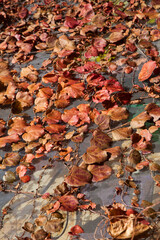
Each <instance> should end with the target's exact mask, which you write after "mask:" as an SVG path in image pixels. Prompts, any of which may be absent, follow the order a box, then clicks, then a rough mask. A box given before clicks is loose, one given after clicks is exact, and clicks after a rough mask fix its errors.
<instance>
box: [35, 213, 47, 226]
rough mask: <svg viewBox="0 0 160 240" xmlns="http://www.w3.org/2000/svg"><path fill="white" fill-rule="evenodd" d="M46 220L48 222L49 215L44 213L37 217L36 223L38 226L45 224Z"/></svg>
mask: <svg viewBox="0 0 160 240" xmlns="http://www.w3.org/2000/svg"><path fill="white" fill-rule="evenodd" d="M46 222H47V217H46V216H44V215H39V216H38V218H36V219H35V224H36V225H37V226H44V224H45V223H46Z"/></svg>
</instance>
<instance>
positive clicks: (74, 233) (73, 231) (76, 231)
mask: <svg viewBox="0 0 160 240" xmlns="http://www.w3.org/2000/svg"><path fill="white" fill-rule="evenodd" d="M80 233H84V230H83V228H81V227H80V226H79V225H75V226H73V227H72V228H71V229H70V231H69V235H72V236H77V235H79V234H80Z"/></svg>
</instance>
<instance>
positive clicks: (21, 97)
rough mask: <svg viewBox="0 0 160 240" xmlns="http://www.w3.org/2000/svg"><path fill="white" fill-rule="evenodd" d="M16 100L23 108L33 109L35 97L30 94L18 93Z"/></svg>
mask: <svg viewBox="0 0 160 240" xmlns="http://www.w3.org/2000/svg"><path fill="white" fill-rule="evenodd" d="M16 100H17V101H18V102H19V103H20V106H21V107H22V108H25V107H31V106H32V105H33V97H32V96H31V95H30V93H29V92H18V93H17V94H16Z"/></svg>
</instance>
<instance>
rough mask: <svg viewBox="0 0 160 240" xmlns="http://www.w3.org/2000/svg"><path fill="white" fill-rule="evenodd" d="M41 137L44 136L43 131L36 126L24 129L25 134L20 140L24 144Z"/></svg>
mask: <svg viewBox="0 0 160 240" xmlns="http://www.w3.org/2000/svg"><path fill="white" fill-rule="evenodd" d="M42 135H44V129H43V127H42V126H41V125H38V124H37V125H33V126H28V127H26V133H24V134H23V135H22V138H23V139H24V140H25V141H26V142H31V141H35V140H37V139H38V138H39V137H41V136H42Z"/></svg>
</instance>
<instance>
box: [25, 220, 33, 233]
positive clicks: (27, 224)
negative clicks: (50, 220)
mask: <svg viewBox="0 0 160 240" xmlns="http://www.w3.org/2000/svg"><path fill="white" fill-rule="evenodd" d="M23 229H24V230H25V231H27V232H30V233H32V232H33V231H34V225H33V223H30V222H25V224H24V226H23Z"/></svg>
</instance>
